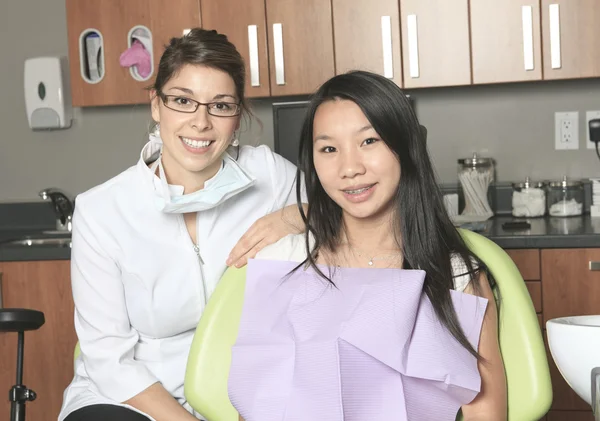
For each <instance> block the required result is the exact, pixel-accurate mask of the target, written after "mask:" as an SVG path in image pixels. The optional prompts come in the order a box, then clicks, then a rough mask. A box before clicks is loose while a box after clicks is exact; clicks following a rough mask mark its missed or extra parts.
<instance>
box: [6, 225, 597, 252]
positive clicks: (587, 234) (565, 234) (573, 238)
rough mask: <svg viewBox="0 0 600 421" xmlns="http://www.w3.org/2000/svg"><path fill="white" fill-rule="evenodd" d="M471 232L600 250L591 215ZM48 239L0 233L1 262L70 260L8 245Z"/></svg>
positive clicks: (514, 241)
mask: <svg viewBox="0 0 600 421" xmlns="http://www.w3.org/2000/svg"><path fill="white" fill-rule="evenodd" d="M508 221H527V222H529V224H530V227H529V228H527V229H520V230H507V229H504V228H503V227H502V225H503V224H504V223H505V222H508ZM471 228H473V229H474V230H475V231H477V232H479V233H480V234H482V235H484V236H486V237H488V238H489V239H491V240H492V241H494V242H495V243H497V244H498V245H499V246H500V247H502V248H505V249H517V248H582V247H586V248H588V247H592V248H593V247H600V218H591V217H590V216H589V215H584V216H572V217H567V218H557V217H544V218H528V219H520V218H513V217H511V216H495V217H493V218H491V219H490V220H488V221H486V222H483V223H479V224H474V225H472V226H471ZM49 236H50V237H56V235H50V234H42V232H41V231H40V229H19V230H15V229H0V262H6V261H29V260H68V259H70V258H71V248H70V246H69V245H68V244H67V245H63V246H57V245H43V246H38V245H36V246H22V245H11V244H8V242H9V241H11V240H17V239H23V238H27V237H28V238H42V237H49Z"/></svg>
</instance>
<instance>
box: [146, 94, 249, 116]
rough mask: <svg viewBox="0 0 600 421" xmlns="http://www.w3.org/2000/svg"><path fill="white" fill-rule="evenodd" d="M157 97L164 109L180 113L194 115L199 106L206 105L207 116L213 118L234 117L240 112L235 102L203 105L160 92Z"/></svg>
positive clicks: (202, 103) (192, 100)
mask: <svg viewBox="0 0 600 421" xmlns="http://www.w3.org/2000/svg"><path fill="white" fill-rule="evenodd" d="M158 95H159V96H160V98H161V99H162V100H163V103H164V104H165V107H167V108H169V109H171V110H173V111H178V112H180V113H188V114H192V113H195V112H196V110H198V107H200V106H201V105H206V109H207V111H208V114H210V115H212V116H215V117H235V116H236V115H238V114H239V113H240V111H241V110H242V107H241V106H240V104H237V103H235V102H223V101H216V102H206V103H205V102H198V101H196V100H194V99H190V98H186V97H184V96H178V95H165V94H163V93H162V92H159V93H158Z"/></svg>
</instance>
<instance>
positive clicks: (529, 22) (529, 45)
mask: <svg viewBox="0 0 600 421" xmlns="http://www.w3.org/2000/svg"><path fill="white" fill-rule="evenodd" d="M521 15H522V16H521V17H522V20H523V55H524V61H525V70H533V8H532V7H531V6H522V8H521Z"/></svg>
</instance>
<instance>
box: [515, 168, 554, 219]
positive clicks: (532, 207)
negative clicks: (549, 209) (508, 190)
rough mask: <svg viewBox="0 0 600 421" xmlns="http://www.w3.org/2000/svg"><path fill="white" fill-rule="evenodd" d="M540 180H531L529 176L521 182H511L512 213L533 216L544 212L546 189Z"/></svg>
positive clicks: (519, 215) (527, 216)
mask: <svg viewBox="0 0 600 421" xmlns="http://www.w3.org/2000/svg"><path fill="white" fill-rule="evenodd" d="M545 187H546V186H545V184H544V183H543V182H541V181H539V182H532V181H531V180H530V179H529V177H526V178H525V182H523V183H513V184H512V188H513V192H512V215H513V216H514V217H520V218H535V217H539V216H544V215H545V214H546V190H545Z"/></svg>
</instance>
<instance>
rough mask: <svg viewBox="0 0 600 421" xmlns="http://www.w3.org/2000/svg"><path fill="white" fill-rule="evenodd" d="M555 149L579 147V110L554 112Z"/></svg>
mask: <svg viewBox="0 0 600 421" xmlns="http://www.w3.org/2000/svg"><path fill="white" fill-rule="evenodd" d="M554 149H557V150H558V149H569V150H574V149H579V111H570V112H562V113H554Z"/></svg>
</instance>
